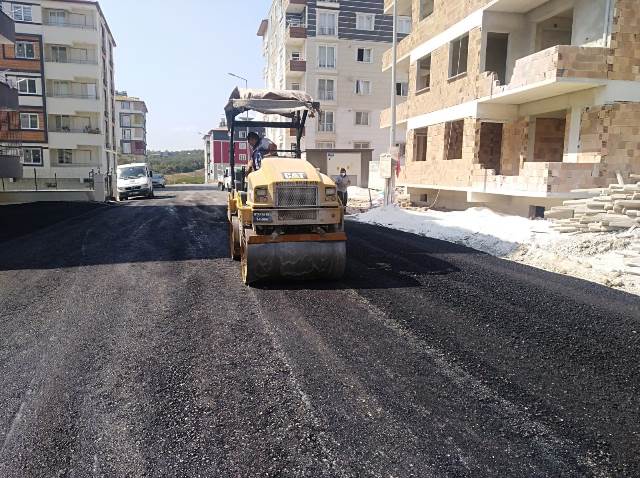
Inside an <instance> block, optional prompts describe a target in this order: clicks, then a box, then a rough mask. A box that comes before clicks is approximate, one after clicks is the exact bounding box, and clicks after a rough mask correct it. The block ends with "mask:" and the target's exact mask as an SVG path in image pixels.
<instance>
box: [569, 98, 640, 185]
mask: <svg viewBox="0 0 640 478" xmlns="http://www.w3.org/2000/svg"><path fill="white" fill-rule="evenodd" d="M578 161H579V162H581V163H593V162H598V161H599V162H600V165H601V168H600V181H599V186H602V187H604V186H607V185H608V184H609V183H610V182H615V177H616V171H620V172H621V173H622V174H623V175H625V176H626V175H628V174H630V173H633V174H640V103H615V104H612V105H604V106H596V107H591V108H587V109H586V110H585V112H584V113H583V114H582V118H581V125H580V153H579V155H578Z"/></svg>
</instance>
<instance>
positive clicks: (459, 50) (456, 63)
mask: <svg viewBox="0 0 640 478" xmlns="http://www.w3.org/2000/svg"><path fill="white" fill-rule="evenodd" d="M449 52H450V53H449V78H453V77H455V76H458V75H462V74H463V73H466V72H467V57H468V53H469V35H465V36H463V37H460V38H458V39H457V40H453V41H452V42H451V43H450V44H449Z"/></svg>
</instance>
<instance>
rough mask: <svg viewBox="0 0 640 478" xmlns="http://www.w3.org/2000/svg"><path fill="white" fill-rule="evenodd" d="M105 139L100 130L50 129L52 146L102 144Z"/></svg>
mask: <svg viewBox="0 0 640 478" xmlns="http://www.w3.org/2000/svg"><path fill="white" fill-rule="evenodd" d="M103 141H104V139H103V138H102V134H101V133H100V130H96V129H94V130H91V132H88V131H83V130H76V129H69V130H66V131H65V130H56V129H50V130H49V144H50V145H51V147H52V148H58V149H77V148H78V147H79V146H100V145H101V144H102V142H103Z"/></svg>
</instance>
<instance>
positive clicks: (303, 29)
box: [287, 24, 307, 40]
mask: <svg viewBox="0 0 640 478" xmlns="http://www.w3.org/2000/svg"><path fill="white" fill-rule="evenodd" d="M287 36H288V38H290V39H299V40H304V39H305V38H307V26H306V25H302V24H289V25H288V26H287Z"/></svg>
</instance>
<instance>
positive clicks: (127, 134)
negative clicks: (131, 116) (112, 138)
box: [122, 128, 131, 139]
mask: <svg viewBox="0 0 640 478" xmlns="http://www.w3.org/2000/svg"><path fill="white" fill-rule="evenodd" d="M122 139H131V130H130V129H124V128H123V129H122Z"/></svg>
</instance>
